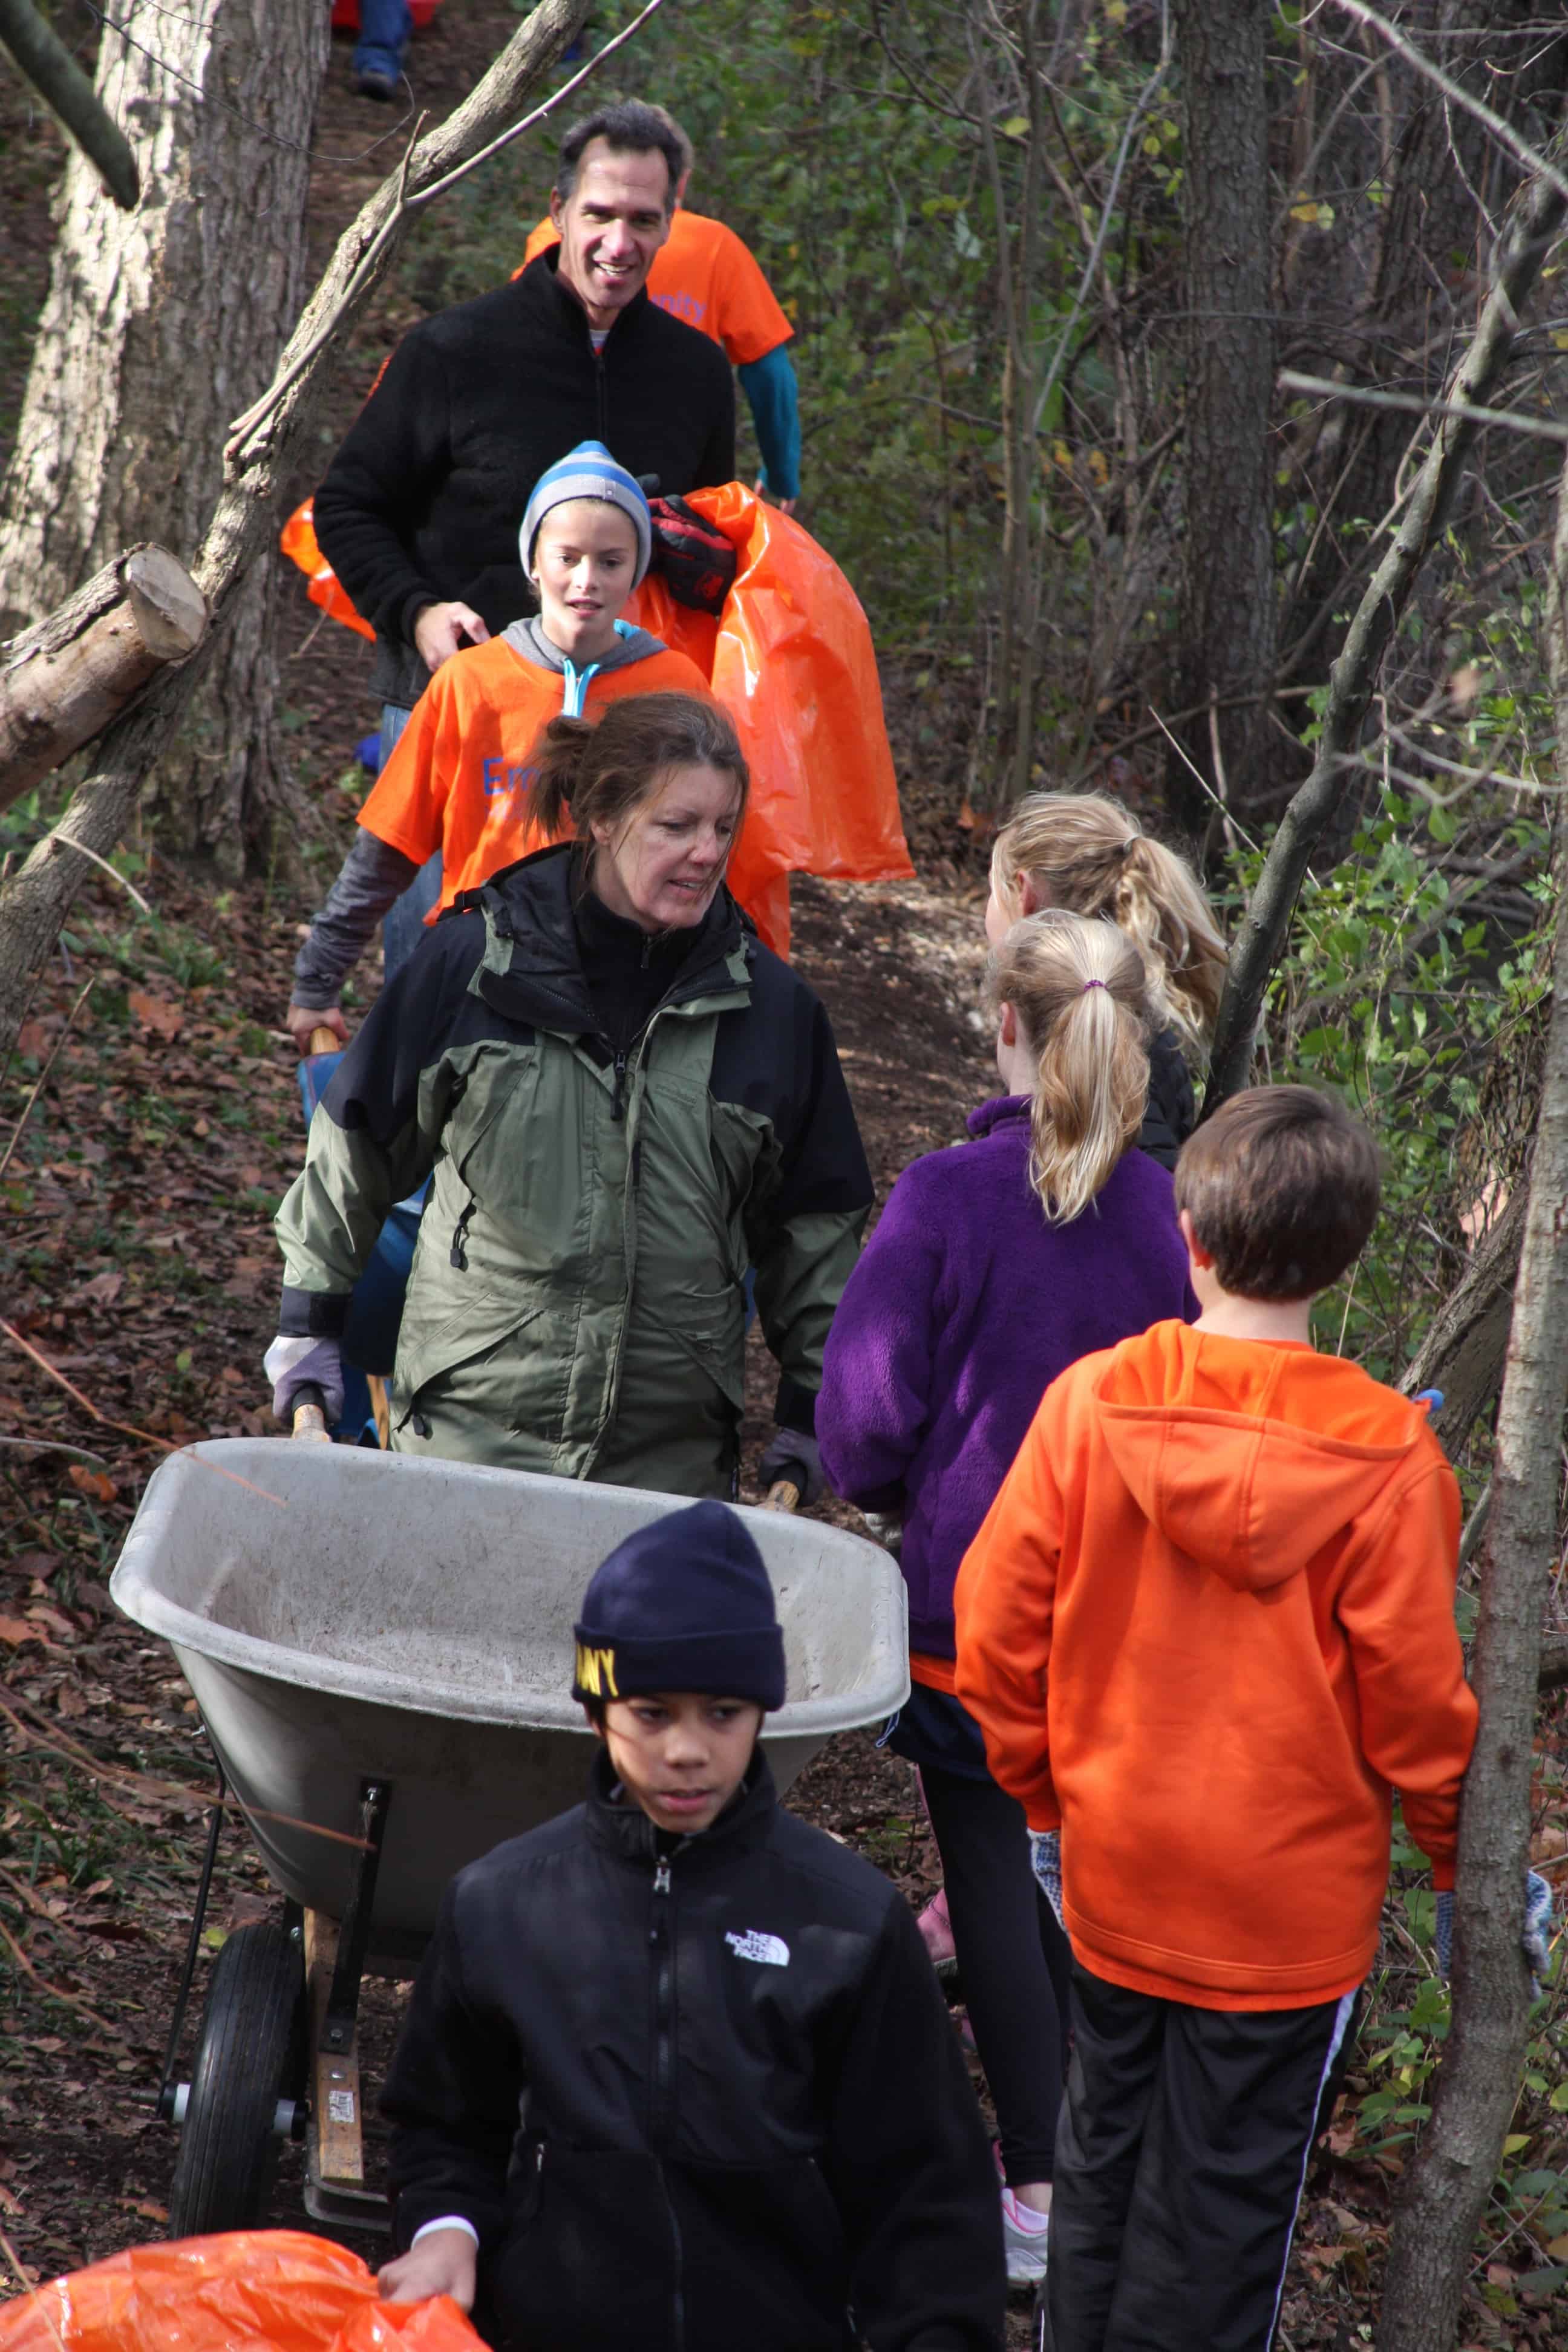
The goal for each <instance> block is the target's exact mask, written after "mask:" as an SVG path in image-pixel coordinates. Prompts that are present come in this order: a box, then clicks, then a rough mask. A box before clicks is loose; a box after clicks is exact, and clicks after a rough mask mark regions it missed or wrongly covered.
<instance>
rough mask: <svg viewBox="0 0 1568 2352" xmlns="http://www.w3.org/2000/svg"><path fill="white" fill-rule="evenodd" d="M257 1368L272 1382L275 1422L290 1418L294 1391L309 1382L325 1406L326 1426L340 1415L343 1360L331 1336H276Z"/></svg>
mask: <svg viewBox="0 0 1568 2352" xmlns="http://www.w3.org/2000/svg"><path fill="white" fill-rule="evenodd" d="M261 1369H262V1370H263V1371H264V1372H265V1373H266V1375H267V1377H268V1380H269V1381H271V1383H272V1410H273V1412H275V1413H276V1414H277V1416H278V1418H279V1421H285V1422H286V1421H289V1420H291V1419H292V1418H293V1411H292V1404H291V1400H292V1398H293V1396H294V1393H295V1391H296V1390H298V1389H302V1388H304V1387H306V1386H307V1385H308V1384H309V1383H310V1382H311V1381H313V1382H314V1383H315V1385H316V1387H317V1388H319V1389H320V1390H321V1396H322V1399H323V1401H324V1402H325V1406H326V1414H327V1427H328V1428H329V1429H331V1426H332V1423H334V1422H336V1421H342V1417H343V1359H342V1350H341V1349H340V1348H339V1346H338V1343H337V1341H336V1340H335V1339H282V1338H281V1337H279V1339H274V1340H273V1342H272V1345H271V1346H270V1348H268V1350H267V1353H266V1354H265V1355H264V1356H263V1357H262V1359H261Z"/></svg>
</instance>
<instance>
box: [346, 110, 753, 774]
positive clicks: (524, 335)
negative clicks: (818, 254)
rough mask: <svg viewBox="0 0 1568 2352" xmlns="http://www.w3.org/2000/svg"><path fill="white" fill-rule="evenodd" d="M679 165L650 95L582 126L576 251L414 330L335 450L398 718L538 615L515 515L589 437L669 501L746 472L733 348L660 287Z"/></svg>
mask: <svg viewBox="0 0 1568 2352" xmlns="http://www.w3.org/2000/svg"><path fill="white" fill-rule="evenodd" d="M680 161H681V158H680V152H679V147H678V146H677V144H676V142H675V136H674V133H673V132H672V131H670V130H669V128H668V125H667V124H666V122H665V121H664V119H663V118H662V117H661V116H659V115H657V114H655V113H654V111H653V110H651V109H650V108H648V107H646V106H642V105H639V104H637V102H636V101H629V102H627V103H626V104H625V105H621V106H616V107H609V108H605V109H604V110H602V111H601V112H600V113H599V114H597V115H593V116H590V117H589V118H587V120H586V121H583V122H579V123H576V124H574V126H573V128H572V129H571V130H570V131H568V132H567V134H566V136H565V138H564V140H563V142H562V148H561V161H560V164H559V168H558V174H557V186H556V190H555V193H554V194H553V196H552V201H551V212H552V217H554V219H555V221H556V225H557V226H558V227H559V228H560V230H561V237H562V242H561V244H560V246H559V247H558V248H556V249H555V250H554V251H553V252H552V253H549V254H542V255H541V256H540V257H539V259H538V260H537V261H535V262H534V263H532V264H531V266H530V268H527V269H525V270H524V271H523V273H522V275H521V278H515V279H513V280H512V281H511V282H510V284H508V285H506V286H503V287H501V288H500V289H498V290H497V291H496V292H495V293H492V294H483V295H480V296H479V299H478V300H476V301H472V302H461V303H458V305H457V306H456V308H454V309H452V310H442V311H438V312H437V314H436V316H435V317H434V318H431V319H427V320H425V321H424V323H423V324H422V325H420V326H417V327H415V328H413V329H411V330H410V331H409V332H408V333H407V334H406V335H405V337H404V339H403V341H401V343H399V345H398V347H397V349H396V351H395V352H394V353H393V355H392V358H391V359H390V360H389V361H388V362H387V365H386V367H385V370H384V373H383V374H382V376H381V378H380V380H379V382H378V383H377V384H376V386H375V389H374V392H373V393H372V394H371V396H370V398H369V400H367V401H366V403H365V404H364V407H363V409H362V410H361V412H360V415H359V417H358V419H357V421H356V422H355V424H354V425H353V427H352V429H351V431H350V432H349V435H348V437H347V438H346V440H345V441H344V442H343V445H342V448H341V449H340V450H339V451H338V454H337V456H336V457H334V458H333V460H332V463H331V467H330V468H329V469H328V473H327V477H326V479H325V481H324V482H323V483H322V484H321V488H320V489H319V490H318V491H317V493H316V502H315V521H316V535H317V538H318V540H319V541H320V543H321V551H322V552H323V554H324V555H325V556H326V558H327V561H328V562H329V563H331V566H332V569H333V570H334V571H335V572H336V573H337V575H338V577H339V579H340V580H341V581H342V583H343V586H344V587H345V588H346V589H347V590H348V593H349V594H350V595H351V596H352V597H353V601H354V603H355V604H356V605H357V607H358V608H359V611H360V612H361V613H362V614H363V616H364V617H365V619H366V620H368V621H369V622H370V623H371V624H372V625H373V626H374V630H375V635H376V662H375V667H374V672H373V674H372V678H371V686H372V691H373V692H374V693H376V694H379V695H380V697H381V698H382V699H383V701H384V702H385V703H386V704H387V705H389V706H390V708H391V710H392V711H393V712H396V711H399V710H402V711H406V710H408V709H412V708H413V706H414V704H415V703H416V701H417V700H418V698H419V695H420V693H421V691H422V690H423V688H424V685H425V682H426V678H427V677H429V676H430V674H431V672H432V671H433V670H436V669H438V668H439V667H440V665H441V663H442V662H443V661H444V660H445V659H446V658H447V656H448V655H450V654H452V653H455V652H456V651H457V649H458V646H460V645H463V644H465V643H483V642H484V640H485V639H486V638H488V637H490V636H493V635H496V634H497V633H498V632H499V631H500V630H501V629H503V628H505V627H506V625H508V623H509V622H511V621H515V620H518V619H519V618H521V616H522V615H523V614H526V613H528V612H529V611H531V608H532V604H533V598H532V595H531V591H530V589H529V587H528V584H527V582H526V579H525V576H524V573H523V570H522V564H521V558H520V553H519V549H518V527H519V525H520V524H521V520H522V514H523V509H524V508H525V507H526V506H527V504H528V500H529V496H530V493H531V490H532V488H533V486H534V484H535V482H536V481H537V480H538V479H539V477H540V475H541V474H542V473H543V471H544V469H545V467H547V466H552V465H553V464H554V463H555V461H556V459H557V458H558V457H564V456H565V454H566V452H567V451H568V450H569V449H572V448H574V447H575V446H576V445H577V443H578V442H580V441H581V440H583V439H584V436H592V437H595V438H597V439H598V440H600V441H603V442H604V443H605V445H606V446H607V447H608V448H609V449H610V450H611V452H612V453H613V455H614V456H615V457H616V459H617V460H618V462H619V463H620V464H621V465H623V466H625V467H627V469H628V470H629V471H630V472H632V473H634V474H645V475H646V474H656V475H657V476H658V488H659V490H660V492H661V493H662V494H663V495H664V496H666V497H668V496H672V495H675V494H678V493H680V492H683V491H686V490H691V489H698V488H706V487H709V486H711V485H714V484H717V483H721V482H727V481H730V480H731V479H732V478H733V477H734V471H735V392H734V384H733V382H732V380H731V373H730V363H729V361H728V360H727V359H726V357H725V355H724V353H723V352H722V351H721V349H720V348H719V346H718V344H716V343H714V342H712V341H710V340H709V338H708V337H707V336H706V335H703V334H700V332H699V331H698V330H697V329H696V328H695V327H688V326H686V325H684V324H683V323H682V322H681V321H680V320H679V319H672V318H671V317H669V315H668V313H667V312H666V311H664V310H660V309H658V306H657V304H655V303H652V302H650V301H649V300H648V298H647V286H646V281H647V273H648V270H649V268H650V267H651V265H652V262H653V257H654V255H655V254H656V253H657V252H658V248H659V247H660V246H661V245H662V244H663V243H664V241H665V239H666V237H667V236H668V234H669V223H670V219H671V216H672V215H673V211H674V195H675V184H676V180H677V178H678V177H679V166H680ZM395 725H396V722H395V720H394V728H393V731H395ZM386 748H389V747H387V746H386V745H384V750H385V749H386Z"/></svg>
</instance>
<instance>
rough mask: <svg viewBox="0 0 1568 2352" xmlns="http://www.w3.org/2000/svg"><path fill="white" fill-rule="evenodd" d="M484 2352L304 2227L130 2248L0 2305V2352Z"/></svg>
mask: <svg viewBox="0 0 1568 2352" xmlns="http://www.w3.org/2000/svg"><path fill="white" fill-rule="evenodd" d="M176 2347H177V2352H482V2347H481V2345H480V2341H479V2336H477V2335H476V2334H475V2333H474V2330H473V2329H472V2328H471V2327H470V2326H469V2325H468V2321H467V2320H466V2319H465V2318H464V2316H463V2315H462V2313H461V2312H460V2311H459V2310H458V2306H457V2305H456V2304H455V2303H453V2302H451V2301H450V2300H449V2298H448V2297H447V2296H446V2295H437V2296H436V2297H435V2298H434V2299H433V2300H432V2301H431V2302H428V2303H383V2302H382V2301H381V2300H380V2298H379V2296H378V2294H377V2293H376V2285H375V2278H374V2273H372V2272H371V2271H368V2270H367V2269H366V2268H365V2266H364V2264H363V2263H362V2262H361V2260H360V2258H359V2256H358V2255H357V2254H351V2253H350V2252H348V2250H347V2248H346V2247H343V2246H333V2245H329V2244H328V2243H327V2241H326V2240H325V2239H324V2238H312V2237H310V2236H308V2235H307V2234H306V2233H305V2231H302V2230H236V2231H230V2232H227V2233H226V2234H225V2235H224V2236H222V2237H216V2238H181V2239H178V2240H176V2242H174V2244H173V2245H156V2246H133V2247H132V2249H131V2250H130V2252H128V2253H123V2254H112V2255H110V2258H109V2260H108V2261H107V2262H101V2263H93V2264H92V2266H91V2268H90V2269H89V2270H85V2271H72V2272H71V2273H69V2274H68V2276H67V2277H65V2278H58V2279H52V2280H51V2281H50V2283H49V2284H48V2285H47V2286H40V2287H35V2288H34V2290H33V2292H32V2294H26V2295H19V2296H18V2297H17V2298H16V2301H15V2302H14V2303H9V2304H6V2305H5V2306H4V2308H0V2352H176Z"/></svg>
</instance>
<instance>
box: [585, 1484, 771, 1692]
mask: <svg viewBox="0 0 1568 2352" xmlns="http://www.w3.org/2000/svg"><path fill="white" fill-rule="evenodd" d="M573 1630H574V1633H576V1636H577V1671H576V1675H575V1678H574V1682H573V1685H572V1696H573V1697H574V1698H577V1699H584V1698H630V1697H632V1696H634V1695H635V1694H636V1693H637V1692H639V1691H643V1692H646V1691H708V1692H710V1693H711V1694H712V1695H713V1696H715V1697H721V1698H750V1699H756V1700H758V1701H759V1702H760V1704H761V1705H762V1706H763V1707H775V1706H783V1705H784V1635H783V1634H782V1633H780V1631H779V1621H778V1615H777V1612H776V1611H775V1610H774V1608H773V1586H772V1585H771V1584H770V1583H769V1581H768V1571H767V1570H766V1569H765V1568H764V1567H763V1555H762V1553H761V1552H760V1551H759V1550H758V1549H757V1547H756V1544H755V1543H754V1541H753V1540H752V1534H751V1530H750V1529H749V1528H747V1526H746V1524H745V1522H744V1520H743V1519H742V1518H741V1517H739V1516H738V1515H737V1513H735V1512H734V1511H731V1509H729V1507H727V1506H726V1505H725V1504H723V1503H693V1504H692V1506H691V1508H690V1509H689V1510H688V1511H670V1512H668V1513H667V1514H666V1515H665V1517H662V1518H658V1519H654V1520H652V1521H651V1522H650V1523H649V1525H648V1526H647V1527H646V1528H637V1532H636V1534H635V1535H629V1536H628V1537H627V1538H626V1541H625V1543H620V1544H617V1545H616V1549H615V1550H614V1551H613V1552H612V1553H611V1554H610V1556H609V1558H608V1559H606V1560H605V1561H603V1562H602V1563H601V1565H600V1566H599V1567H598V1568H596V1569H595V1571H594V1574H593V1576H592V1578H591V1579H590V1580H589V1584H588V1590H587V1591H586V1592H585V1593H584V1595H583V1616H582V1621H581V1622H580V1623H579V1624H577V1625H576V1626H575V1627H574V1629H573Z"/></svg>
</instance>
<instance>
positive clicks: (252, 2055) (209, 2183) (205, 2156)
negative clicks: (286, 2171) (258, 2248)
mask: <svg viewBox="0 0 1568 2352" xmlns="http://www.w3.org/2000/svg"><path fill="white" fill-rule="evenodd" d="M304 2070H305V1973H304V1961H303V1957H302V1954H301V1952H300V1946H299V1944H298V1943H297V1942H296V1940H295V1939H294V1937H291V1936H290V1935H289V1933H288V1931H287V1929H285V1928H284V1927H279V1926H278V1925H277V1924H276V1923H275V1922H273V1921H270V1920H268V1921H267V1922H265V1923H263V1924H259V1925H257V1926H254V1927H239V1928H237V1929H236V1930H235V1932H234V1934H233V1935H231V1936H230V1937H228V1939H227V1941H226V1943H225V1945H224V1947H223V1948H222V1950H221V1951H220V1952H219V1954H218V1956H217V1958H216V1961H215V1962H214V1964H213V1973H212V1983H211V1986H210V1988H209V1990H208V1992H207V2005H206V2013H205V2016H204V2017H203V2019H202V2037H201V2041H200V2042H199V2044H198V2045H197V2049H196V2062H195V2068H194V2069H193V2071H192V2074H191V2087H190V2094H189V2097H188V2099H187V2101H186V2105H185V2116H184V2127H183V2129H182V2131H181V2133H180V2153H179V2156H178V2158H177V2159H176V2161H175V2165H174V2186H173V2188H172V2189H171V2190H170V2194H169V2233H170V2235H171V2237H175V2238H194V2237H201V2236H205V2234H206V2233H207V2232H208V2231H215V2230H246V2229H249V2228H251V2227H253V2226H254V2224H255V2223H256V2222H258V2221H259V2220H260V2219H261V2215H262V2211H263V2209H264V2208H265V2206H266V2203H267V2200H268V2195H269V2193H270V2191H271V2188H272V2182H273V2179H274V2177H275V2175H276V2173H277V2169H278V2156H279V2137H278V2133H277V2130H276V2128H275V2124H276V2118H277V2113H278V2105H279V2100H280V2099H288V2098H291V2097H299V2096H300V2094H301V2092H302V2090H303V2084H304Z"/></svg>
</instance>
